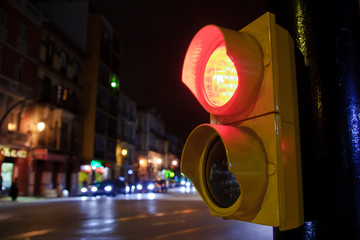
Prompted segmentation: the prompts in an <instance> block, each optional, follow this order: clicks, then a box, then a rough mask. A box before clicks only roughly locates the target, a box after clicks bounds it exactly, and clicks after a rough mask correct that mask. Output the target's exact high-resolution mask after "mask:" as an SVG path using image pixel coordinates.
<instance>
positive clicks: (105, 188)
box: [94, 179, 126, 196]
mask: <svg viewBox="0 0 360 240" xmlns="http://www.w3.org/2000/svg"><path fill="white" fill-rule="evenodd" d="M118 194H126V184H125V182H124V181H120V180H119V179H108V180H104V181H102V182H100V184H99V185H98V186H97V190H96V191H95V192H94V195H95V196H98V195H107V196H116V195H118Z"/></svg>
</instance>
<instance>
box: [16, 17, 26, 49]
mask: <svg viewBox="0 0 360 240" xmlns="http://www.w3.org/2000/svg"><path fill="white" fill-rule="evenodd" d="M18 34H19V35H18V41H17V48H18V49H19V50H20V51H22V52H25V53H26V52H27V39H28V29H27V27H26V26H25V25H24V24H22V23H19V33H18Z"/></svg>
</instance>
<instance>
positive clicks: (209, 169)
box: [205, 137, 241, 208]
mask: <svg viewBox="0 0 360 240" xmlns="http://www.w3.org/2000/svg"><path fill="white" fill-rule="evenodd" d="M208 149H209V150H208V152H207V155H206V158H205V182H206V185H207V189H208V192H209V195H210V197H211V198H212V200H213V201H214V203H215V204H216V205H218V206H219V207H222V208H228V207H230V206H231V205H233V204H234V203H235V202H236V200H237V199H238V198H239V197H240V194H241V191H240V185H239V183H238V181H237V180H236V178H235V177H234V175H233V174H232V173H231V172H230V171H229V168H228V161H227V155H226V149H225V146H224V144H223V142H222V140H221V138H220V137H217V138H215V140H214V141H213V143H212V144H210V147H209V148H208Z"/></svg>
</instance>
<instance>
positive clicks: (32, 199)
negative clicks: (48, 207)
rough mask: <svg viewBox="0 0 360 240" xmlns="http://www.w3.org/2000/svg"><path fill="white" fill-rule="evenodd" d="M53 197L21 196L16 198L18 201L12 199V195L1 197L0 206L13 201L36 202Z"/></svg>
mask: <svg viewBox="0 0 360 240" xmlns="http://www.w3.org/2000/svg"><path fill="white" fill-rule="evenodd" d="M49 199H53V198H45V197H30V196H20V197H18V198H17V199H16V201H12V200H11V197H7V196H6V197H0V206H2V205H4V204H12V203H14V204H15V203H27V202H36V201H47V200H49Z"/></svg>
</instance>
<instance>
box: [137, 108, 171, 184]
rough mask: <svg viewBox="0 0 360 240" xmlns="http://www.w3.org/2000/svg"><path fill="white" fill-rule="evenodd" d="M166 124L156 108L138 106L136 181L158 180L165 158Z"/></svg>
mask: <svg viewBox="0 0 360 240" xmlns="http://www.w3.org/2000/svg"><path fill="white" fill-rule="evenodd" d="M164 143H165V126H164V123H163V121H162V119H161V116H160V115H159V114H158V113H157V112H156V110H155V108H144V107H138V108H137V128H136V162H135V164H136V167H135V181H136V182H142V181H148V180H158V179H159V178H161V171H162V170H163V169H164V168H165V167H164V159H165V145H164Z"/></svg>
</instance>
